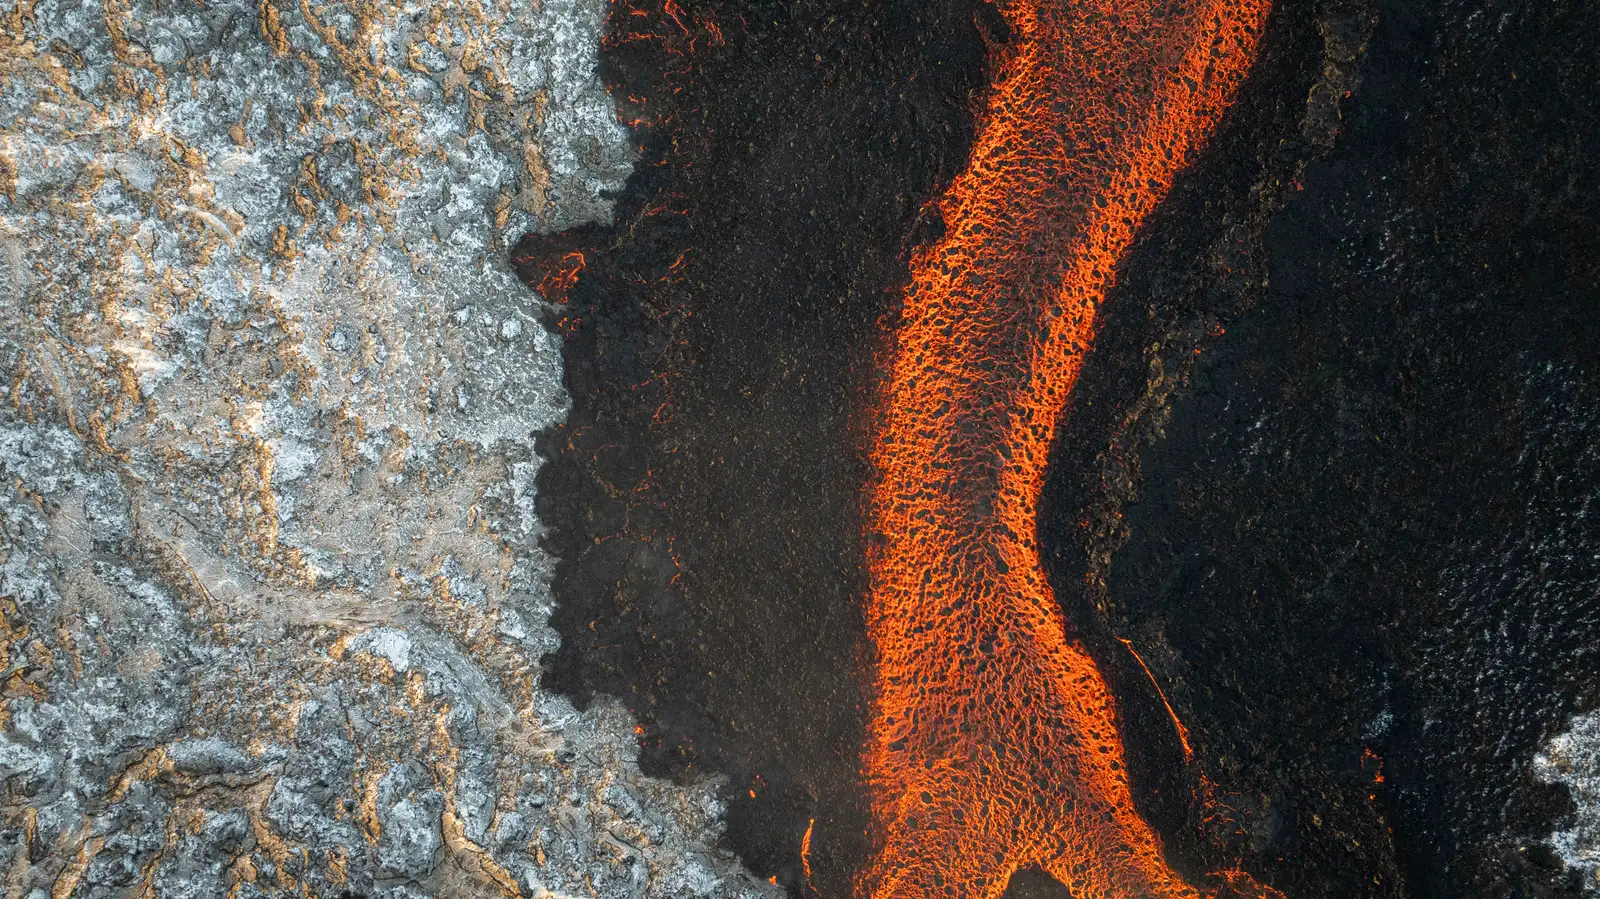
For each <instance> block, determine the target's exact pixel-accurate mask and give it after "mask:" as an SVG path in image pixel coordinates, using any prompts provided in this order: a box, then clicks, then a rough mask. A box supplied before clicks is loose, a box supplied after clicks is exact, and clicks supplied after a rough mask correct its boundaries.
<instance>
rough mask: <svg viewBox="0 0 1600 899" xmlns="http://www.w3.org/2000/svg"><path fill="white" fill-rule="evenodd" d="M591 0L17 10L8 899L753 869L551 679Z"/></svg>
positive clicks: (10, 308)
mask: <svg viewBox="0 0 1600 899" xmlns="http://www.w3.org/2000/svg"><path fill="white" fill-rule="evenodd" d="M603 12H604V10H603V5H602V4H601V3H600V2H598V0H544V2H539V0H505V2H499V3H494V2H481V3H480V2H470V0H469V2H461V3H451V4H437V5H436V4H431V3H424V2H418V0H375V2H359V0H358V2H347V3H333V4H327V5H324V4H321V3H316V2H309V0H307V2H299V3H297V2H295V0H262V2H260V3H255V2H239V0H211V2H206V3H204V4H200V3H194V2H162V3H159V4H156V3H153V2H149V0H141V2H125V0H124V2H118V0H107V2H104V3H94V2H81V3H80V2H49V0H39V2H21V3H7V2H4V0H0V393H3V396H0V475H3V477H0V522H3V531H0V616H3V626H0V691H3V696H0V779H3V792H0V827H3V828H4V833H3V834H0V884H3V887H0V890H3V895H5V896H14V897H30V899H34V897H38V899H42V897H46V896H48V897H50V899H60V897H65V896H174V897H197V899H198V897H214V896H225V895H227V896H241V897H248V896H265V895H290V894H293V895H300V894H301V891H302V890H304V892H305V893H306V894H309V895H318V896H339V895H350V896H369V895H381V896H392V897H412V896H425V895H431V896H441V897H471V896H489V895H497V894H505V895H524V896H542V897H558V896H560V897H565V896H572V897H580V896H608V897H609V896H617V897H620V896H662V897H669V896H670V897H681V896H724V895H741V896H743V895H755V894H757V893H759V892H761V891H764V890H766V889H767V885H766V884H764V883H760V882H757V881H754V880H752V879H751V878H750V877H749V876H748V875H746V874H742V873H740V872H739V870H738V869H737V868H736V866H735V865H734V864H733V863H732V862H731V859H730V857H729V856H728V855H727V853H726V852H725V851H723V850H721V849H719V848H717V845H716V840H717V837H718V833H719V828H720V823H719V815H720V809H719V807H718V805H717V803H716V801H715V798H714V793H713V790H712V788H711V785H703V786H700V787H696V788H689V789H684V788H679V787H673V786H669V785H665V784H661V783H657V782H653V781H650V780H648V779H645V778H643V777H641V776H640V774H639V773H638V769H637V767H636V765H635V762H634V758H635V746H634V744H633V733H632V722H631V721H630V720H629V718H628V716H627V714H626V713H625V711H624V710H622V709H620V708H617V707H615V706H614V705H605V704H601V705H598V706H597V707H596V708H594V709H592V710H590V711H589V712H586V713H583V714H579V713H577V712H575V711H574V710H573V708H572V707H571V706H570V705H569V704H568V703H566V702H565V701H564V700H562V699H560V698H558V697H553V696H551V695H548V694H546V693H544V692H542V691H541V690H540V689H539V687H538V685H537V674H538V670H537V660H538V658H539V656H540V655H541V654H542V653H544V652H545V651H547V650H549V649H550V648H551V647H552V646H553V643H554V640H555V636H554V634H553V633H552V632H551V631H550V630H549V628H548V627H547V626H546V618H547V616H548V614H549V611H550V602H551V600H550V597H549V593H548V587H547V575H548V571H549V565H550V560H549V559H548V558H546V557H545V556H543V555H542V554H541V552H540V550H539V547H538V545H537V538H538V534H539V523H538V521H537V520H536V519H535V517H534V513H533V506H532V483H533V476H534V473H535V471H536V469H537V467H538V464H539V462H538V459H537V458H536V457H535V455H534V452H533V448H532V435H533V434H534V432H536V431H537V430H538V429H540V428H542V427H545V426H546V425H548V424H550V423H551V422H552V421H554V420H556V419H557V418H558V417H559V416H560V415H561V414H562V410H563V408H564V404H565V396H564V394H563V391H562V386H561V381H560V368H559V359H558V350H557V347H556V345H555V342H554V340H553V339H552V337H551V336H550V335H549V334H548V333H547V332H546V331H545V330H544V329H543V328H541V327H540V326H539V325H538V323H537V322H536V319H535V313H536V304H537V303H538V302H539V300H538V298H537V297H536V296H535V295H534V294H533V293H532V292H531V291H529V290H528V289H526V288H524V287H523V286H522V285H520V284H519V283H518V282H517V281H516V280H515V279H514V277H513V276H512V274H511V273H510V271H509V270H508V268H507V265H506V263H505V260H504V257H505V247H506V242H507V240H508V239H512V238H514V237H515V235H517V234H519V233H521V231H523V230H525V229H534V230H552V229H558V228H563V227H567V226H570V225H573V224H576V223H581V222H588V221H594V220H598V219H603V218H605V217H606V216H607V215H609V202H608V200H607V192H608V191H611V190H615V189H617V188H618V187H620V186H621V183H622V181H623V179H624V178H625V177H626V175H627V172H628V170H629V164H630V162H629V160H630V153H629V148H628V146H627V144H626V139H625V138H626V136H625V134H623V133H622V132H621V131H620V129H619V128H618V126H617V125H616V122H615V117H614V112H613V109H612V106H611V103H610V100H609V98H608V97H607V96H606V95H605V93H604V92H603V90H602V89H601V88H600V86H599V85H598V83H597V80H596V76H595V71H594V68H595V51H596V47H597V43H598V35H599V30H600V28H601V24H602V17H603Z"/></svg>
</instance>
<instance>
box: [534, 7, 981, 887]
mask: <svg viewBox="0 0 1600 899" xmlns="http://www.w3.org/2000/svg"><path fill="white" fill-rule="evenodd" d="M991 15H992V13H991V11H990V10H989V9H988V7H987V6H986V5H984V4H983V3H981V0H935V2H932V3H928V2H921V0H917V2H898V0H890V2H884V0H871V2H807V3H778V2H758V3H753V4H752V3H744V2H741V3H733V2H684V3H681V4H679V5H675V4H672V3H668V4H667V5H666V8H665V9H658V8H654V7H651V6H639V7H637V8H631V7H629V6H628V5H627V4H619V5H618V6H617V7H616V8H615V9H614V11H613V14H612V26H611V27H612V35H611V38H610V39H609V41H608V47H607V53H606V59H607V64H608V66H609V69H610V71H609V76H608V77H609V78H610V80H611V81H612V83H613V86H614V93H615V95H616V96H617V98H618V101H619V104H620V105H621V106H622V107H623V109H624V113H625V115H627V116H637V117H640V118H641V119H643V120H644V124H645V127H644V128H643V129H642V131H641V134H642V135H643V139H644V153H643V159H642V161H641V164H640V165H639V167H638V172H639V174H638V175H637V176H636V178H635V179H634V182H633V184H632V185H631V186H630V188H629V190H628V196H627V197H626V198H624V200H623V203H622V208H621V209H620V211H619V216H618V221H619V224H618V226H617V228H616V229H615V232H614V234H613V235H611V237H610V238H609V240H608V241H606V242H604V243H605V245H603V246H600V247H598V248H597V250H596V251H595V252H590V253H587V254H585V262H586V264H585V267H584V270H583V273H582V276H581V277H580V278H579V279H578V281H577V283H576V285H575V286H574V287H573V288H572V289H571V291H570V302H569V303H568V305H567V306H566V307H564V309H563V312H564V315H562V316H561V317H560V319H559V321H557V322H556V323H555V325H556V327H557V328H558V329H560V330H561V331H563V332H564V333H565V335H566V337H565V341H566V342H565V348H564V358H565V366H566V379H567V386H568V389H569V390H570V391H571V393H572V395H573V409H572V412H571V414H570V416H569V418H568V422H567V424H566V425H565V426H564V427H562V428H561V429H559V430H557V431H556V432H554V433H552V434H550V435H549V436H548V438H547V439H546V441H545V443H544V447H543V452H544V454H545V455H546V457H547V458H548V459H550V462H549V464H548V465H547V466H546V468H545V469H544V470H543V472H542V474H541V477H540V482H539V495H540V498H541V503H542V505H541V507H540V515H541V518H542V520H544V521H546V522H548V523H549V526H550V528H551V532H550V537H549V546H550V548H551V549H552V551H553V552H554V553H555V555H556V556H557V557H558V559H559V560H560V563H559V566H558V568H557V573H556V580H555V587H554V589H555V593H556V597H557V599H558V606H557V612H556V615H555V618H554V625H555V627H556V628H557V629H558V630H559V631H560V633H561V636H562V640H563V646H562V649H561V650H560V652H558V653H556V654H555V655H554V657H552V658H550V659H547V661H546V667H547V672H548V674H547V678H548V682H549V683H550V684H551V685H552V686H554V687H556V688H558V689H561V690H563V691H565V692H567V693H569V694H571V695H574V696H575V697H578V698H579V699H580V700H583V699H586V698H587V697H588V696H590V695H591V694H592V693H594V692H597V691H598V692H604V693H610V694H615V695H618V696H620V697H622V698H623V700H624V701H625V702H626V703H627V704H628V706H629V707H630V708H632V709H633V710H634V711H635V712H636V713H637V714H638V715H639V717H640V720H641V721H642V722H643V726H644V728H645V732H644V734H643V739H642V743H643V747H644V760H645V764H646V767H647V770H649V771H651V772H653V773H656V774H661V775H669V776H676V777H695V776H698V775H700V774H708V775H709V774H712V773H726V774H728V775H729V776H730V778H731V780H732V784H731V787H730V791H729V798H730V799H731V800H732V804H731V810H730V819H729V832H730V839H731V841H732V842H733V844H734V846H735V847H736V848H737V849H738V850H739V851H740V852H741V854H742V855H743V857H744V858H745V860H746V861H747V862H748V863H749V864H750V865H751V866H752V867H753V868H754V869H755V870H756V871H758V872H759V873H760V874H762V875H763V876H765V875H776V876H777V877H778V878H779V879H780V881H781V882H783V883H785V884H787V885H789V886H791V887H792V888H794V889H795V890H796V891H801V890H803V884H802V881H803V879H804V878H803V874H802V860H801V857H800V846H801V840H802V836H803V834H804V832H805V830H806V827H807V825H808V822H809V821H810V820H811V819H812V818H816V819H817V820H816V829H815V836H814V839H813V845H812V852H811V864H812V867H813V871H814V874H815V877H814V884H813V886H814V887H815V888H816V889H817V890H818V891H820V892H821V893H823V894H825V895H829V896H842V895H845V894H846V893H847V890H848V878H849V876H850V875H851V873H852V872H853V870H854V868H855V865H856V861H855V857H854V855H853V853H854V852H856V851H857V850H856V848H855V842H856V840H857V838H858V837H859V835H860V834H861V831H862V824H861V819H860V818H859V808H858V806H857V797H856V795H855V793H856V791H855V781H856V772H857V768H858V753H859V749H860V745H861V728H862V720H861V717H862V706H861V695H860V689H861V685H862V684H863V683H865V682H866V680H865V677H864V670H863V664H864V647H863V645H862V643H863V639H864V622H863V618H862V610H861V606H860V603H859V600H858V597H859V596H860V594H861V585H862V581H861V573H860V564H861V549H860V547H859V546H858V543H857V541H858V535H859V533H860V528H859V525H858V521H859V514H858V506H859V495H860V484H861V482H862V478H863V476H864V471H863V468H862V464H861V461H860V460H861V454H860V448H859V446H858V437H857V431H856V430H855V429H856V426H857V421H856V419H855V417H854V416H855V414H856V411H857V409H858V406H859V403H860V401H861V399H862V398H863V397H864V396H865V395H866V389H867V384H868V379H869V376H870V372H871V362H872V358H873V353H874V351H875V349H876V347H877V343H878V341H879V340H880V339H881V334H882V333H883V329H882V328H881V327H880V325H879V323H878V320H879V317H880V316H882V315H884V314H885V312H886V310H887V309H888V308H889V303H890V302H892V301H893V300H894V299H895V298H896V297H897V296H898V294H899V293H900V291H901V288H902V287H903V285H904V283H905V279H906V277H907V274H906V272H907V258H908V251H909V249H910V247H911V246H913V245H914V244H915V243H916V242H918V241H920V240H923V239H926V237H927V235H928V234H929V233H930V231H929V229H930V228H931V227H935V226H934V225H933V223H931V222H930V221H928V219H927V218H925V217H922V218H920V223H919V213H920V211H921V209H922V207H923V204H924V203H925V202H926V201H927V200H929V199H931V198H932V197H935V196H937V195H938V193H939V192H940V190H941V189H942V187H943V185H944V183H945V182H946V181H948V179H949V178H951V177H952V176H953V175H954V174H955V172H956V171H958V170H959V168H960V166H961V164H962V163H963V162H964V161H965V154H966V148H967V145H968V143H969V142H970V139H971V135H972V114H971V108H970V107H971V104H972V103H974V102H975V99H974V96H973V94H974V92H975V91H977V90H978V89H980V88H981V87H982V85H983V84H984V73H983V61H984V48H985V41H986V40H995V39H999V38H998V36H996V35H993V34H986V33H985V32H983V31H982V30H980V29H981V28H982V27H983V25H984V23H985V22H988V21H989V20H990V16H991ZM663 73H665V75H663ZM567 249H568V248H566V247H552V246H550V245H549V243H548V241H532V240H530V241H529V242H527V243H526V244H525V246H524V247H522V248H520V249H519V251H518V255H519V258H520V259H524V260H526V265H525V271H524V274H525V276H527V277H528V278H529V279H530V280H531V281H532V282H534V283H538V282H539V281H540V280H542V279H544V278H545V277H546V275H547V274H548V272H547V271H546V270H545V268H544V266H547V265H548V264H549V263H548V260H550V259H552V258H554V257H557V256H559V255H561V253H564V252H566V250H567Z"/></svg>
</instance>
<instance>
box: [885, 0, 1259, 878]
mask: <svg viewBox="0 0 1600 899" xmlns="http://www.w3.org/2000/svg"><path fill="white" fill-rule="evenodd" d="M1268 6H1269V0H1001V3H1000V8H1001V12H1002V13H1003V14H1004V15H1005V17H1006V19H1007V20H1008V21H1009V23H1010V24H1011V26H1012V29H1013V33H1014V35H1015V43H1014V49H1013V50H1012V52H1011V55H1010V56H1009V58H1008V59H1007V60H1005V61H1004V63H1003V66H1002V69H1001V71H1000V72H999V75H998V77H997V79H996V83H995V85H994V88H993V93H992V95H991V99H990V101H989V106H988V111H987V113H986V116H985V119H984V121H983V123H982V128H981V131H980V134H979V135H978V139H977V141H976V143H975V144H974V147H973V151H972V158H971V161H970V162H969V164H968V167H967V170H966V171H965V172H964V173H963V174H962V175H961V176H960V177H959V178H958V179H957V180H956V181H955V182H954V183H953V184H952V185H951V187H950V189H949V191H948V193H947V194H946V196H945V198H944V199H943V201H942V205H941V210H942V212H943V214H944V218H945V221H946V223H947V231H946V235H945V237H944V238H943V239H941V240H940V241H939V242H938V243H937V244H936V245H935V246H933V247H931V248H929V249H927V250H925V251H923V252H921V253H919V255H918V256H917V258H916V259H915V260H914V262H913V266H912V283H911V286H910V288H909V289H908V291H907V293H906V298H905V309H904V315H903V319H902V321H901V324H900V325H899V329H898V331H897V333H896V345H895V347H894V350H893V353H892V357H891V360H890V363H889V366H890V367H889V377H888V380H887V383H886V385H885V387H884V389H883V394H882V396H881V397H880V404H879V408H878V411H877V417H876V421H875V424H874V427H875V434H874V437H873V444H872V449H871V454H872V460H873V463H874V466H875V468H876V471H877V474H878V479H877V481H876V483H875V484H874V485H873V486H872V487H871V489H870V491H869V496H868V520H869V525H868V567H869V573H870V579H871V580H870V583H871V587H870V590H871V595H870V598H869V604H868V616H869V618H868V626H869V630H870V634H871V637H872V640H873V642H874V645H875V648H876V652H877V658H876V663H877V691H876V695H875V697H874V700H873V716H872V722H871V724H870V729H869V735H868V738H867V745H866V749H865V757H864V764H865V769H866V775H867V778H868V787H869V790H870V798H871V811H872V820H873V823H874V825H875V826H876V828H877V836H878V837H879V838H880V839H881V840H882V842H881V844H880V846H879V848H878V849H877V851H876V854H875V856H874V858H873V860H872V862H871V863H870V865H869V867H868V869H867V870H866V871H865V872H864V873H863V875H862V878H861V883H860V887H861V891H862V892H863V893H864V894H866V895H870V896H872V897H875V899H924V897H932V896H957V897H993V896H998V895H999V894H1000V893H1001V892H1002V891H1003V890H1004V888H1005V885H1006V883H1007V881H1008V880H1009V878H1010V876H1011V874H1012V873H1013V872H1014V871H1016V870H1017V869H1018V868H1019V867H1022V866H1026V865H1030V864H1037V865H1039V866H1041V867H1043V868H1044V869H1045V870H1047V871H1049V872H1050V873H1051V875H1052V876H1054V877H1056V878H1058V879H1059V880H1061V881H1062V882H1063V883H1065V884H1067V885H1068V886H1069V887H1071V888H1072V890H1073V895H1074V896H1075V897H1077V899H1090V897H1113V896H1115V897H1128V899H1132V897H1140V899H1143V897H1177V896H1195V895H1198V893H1197V891H1196V890H1195V889H1194V888H1193V887H1191V886H1189V885H1188V884H1186V883H1184V882H1183V880H1182V879H1181V878H1180V877H1179V876H1178V875H1177V874H1175V873H1174V872H1173V871H1172V870H1171V869H1170V868H1168V866H1167V864H1166V862H1165V860H1164V859H1163V857H1162V852H1161V846H1160V841H1159V839H1158V838H1157V836H1156V834H1155V833H1154V832H1153V831H1152V830H1151V829H1150V828H1149V826H1148V825H1147V824H1145V822H1144V821H1143V820H1141V819H1140V818H1139V816H1138V814H1137V812H1135V810H1134V808H1133V803H1132V799H1131V796H1130V793H1129V789H1128V782H1127V777H1126V774H1125V772H1124V770H1123V764H1122V757H1123V752H1122V744H1121V740H1120V738H1119V736H1118V733H1117V722H1116V712H1115V710H1114V708H1113V705H1112V700H1111V695H1110V693H1109V692H1108V690H1107V688H1106V684H1105V681H1104V680H1103V679H1102V678H1101V676H1100V672H1099V671H1098V670H1097V669H1096V668H1095V665H1094V663H1093V661H1092V660H1091V659H1090V658H1089V656H1088V655H1087V654H1086V653H1085V652H1084V651H1083V649H1082V648H1081V647H1080V646H1079V645H1078V644H1077V643H1076V642H1075V641H1074V640H1072V639H1070V638H1069V637H1068V636H1067V633H1066V622H1065V620H1064V619H1063V616H1062V614H1061V611H1060V606H1059V605H1058V604H1057V602H1056V600H1055V598H1054V597H1053V595H1052V594H1051V590H1050V587H1049V584H1048V583H1047V582H1046V579H1045V575H1044V572H1043V570H1042V568H1041V567H1040V561H1039V550H1038V545H1037V540H1036V534H1035V530H1036V526H1037V521H1036V519H1037V506H1038V500H1039V493H1040V490H1041V488H1042V486H1043V483H1044V476H1045V457H1046V454H1047V452H1048V449H1049V446H1050V441H1051V435H1052V434H1053V433H1054V432H1055V429H1056V423H1057V418H1058V417H1059V415H1060V412H1061V409H1062V406H1063V403H1064V402H1065V400H1066V398H1067V394H1068V392H1069V391H1071V389H1072V387H1073V383H1074V381H1075V380H1076V378H1077V375H1078V370H1079V368H1080V367H1081V365H1082V363H1083V359H1084V355H1085V354H1086V353H1087V352H1088V347H1089V344H1090V340H1091V338H1092V334H1093V328H1094V318H1095V310H1096V307H1097V306H1098V305H1099V303H1100V301H1101V298H1102V297H1104V296H1105V294H1106V291H1107V290H1108V289H1109V287H1110V286H1111V284H1112V280H1113V277H1114V272H1115V269H1116V266H1117V264H1118V262H1119V260H1120V259H1121V257H1122V256H1123V253H1124V252H1125V251H1126V250H1127V248H1128V246H1129V244H1130V243H1131V242H1132V240H1133V237H1134V232H1135V230H1136V229H1137V228H1138V227H1139V224H1140V222H1141V221H1142V220H1143V219H1144V218H1145V216H1146V215H1148V214H1149V213H1150V211H1151V210H1152V209H1154V208H1155V206H1156V204H1157V203H1158V202H1159V201H1160V200H1161V199H1162V197H1163V196H1164V195H1165V194H1166V192H1167V190H1168V187H1169V186H1170V184H1171V182H1172V178H1173V176H1174V175H1175V173H1176V172H1177V171H1178V170H1179V168H1181V167H1182V166H1183V165H1184V164H1185V162H1186V160H1187V159H1188V158H1189V156H1190V155H1191V154H1192V153H1193V152H1194V150H1195V148H1196V147H1197V145H1198V144H1199V143H1200V142H1201V141H1202V140H1203V138H1204V137H1205V135H1206V134H1207V133H1208V132H1209V131H1210V130H1211V129H1212V128H1213V127H1214V126H1215V124H1216V121H1217V119H1218V118H1219V116H1220V115H1221V113H1222V111H1223V109H1224V108H1225V107H1226V106H1227V104H1228V102H1229V100H1230V98H1231V96H1232V94H1233V93H1234V90H1235V89H1236V88H1237V86H1238V85H1239V83H1240V81H1242V80H1243V78H1244V75H1245V73H1246V72H1247V70H1248V68H1249V65H1250V61H1251V59H1252V57H1253V55H1254V51H1255V46H1256V42H1257V39H1258V37H1259V35H1260V32H1261V29H1262V26H1263V23H1264V20H1265V17H1266V14H1267V9H1268Z"/></svg>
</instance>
